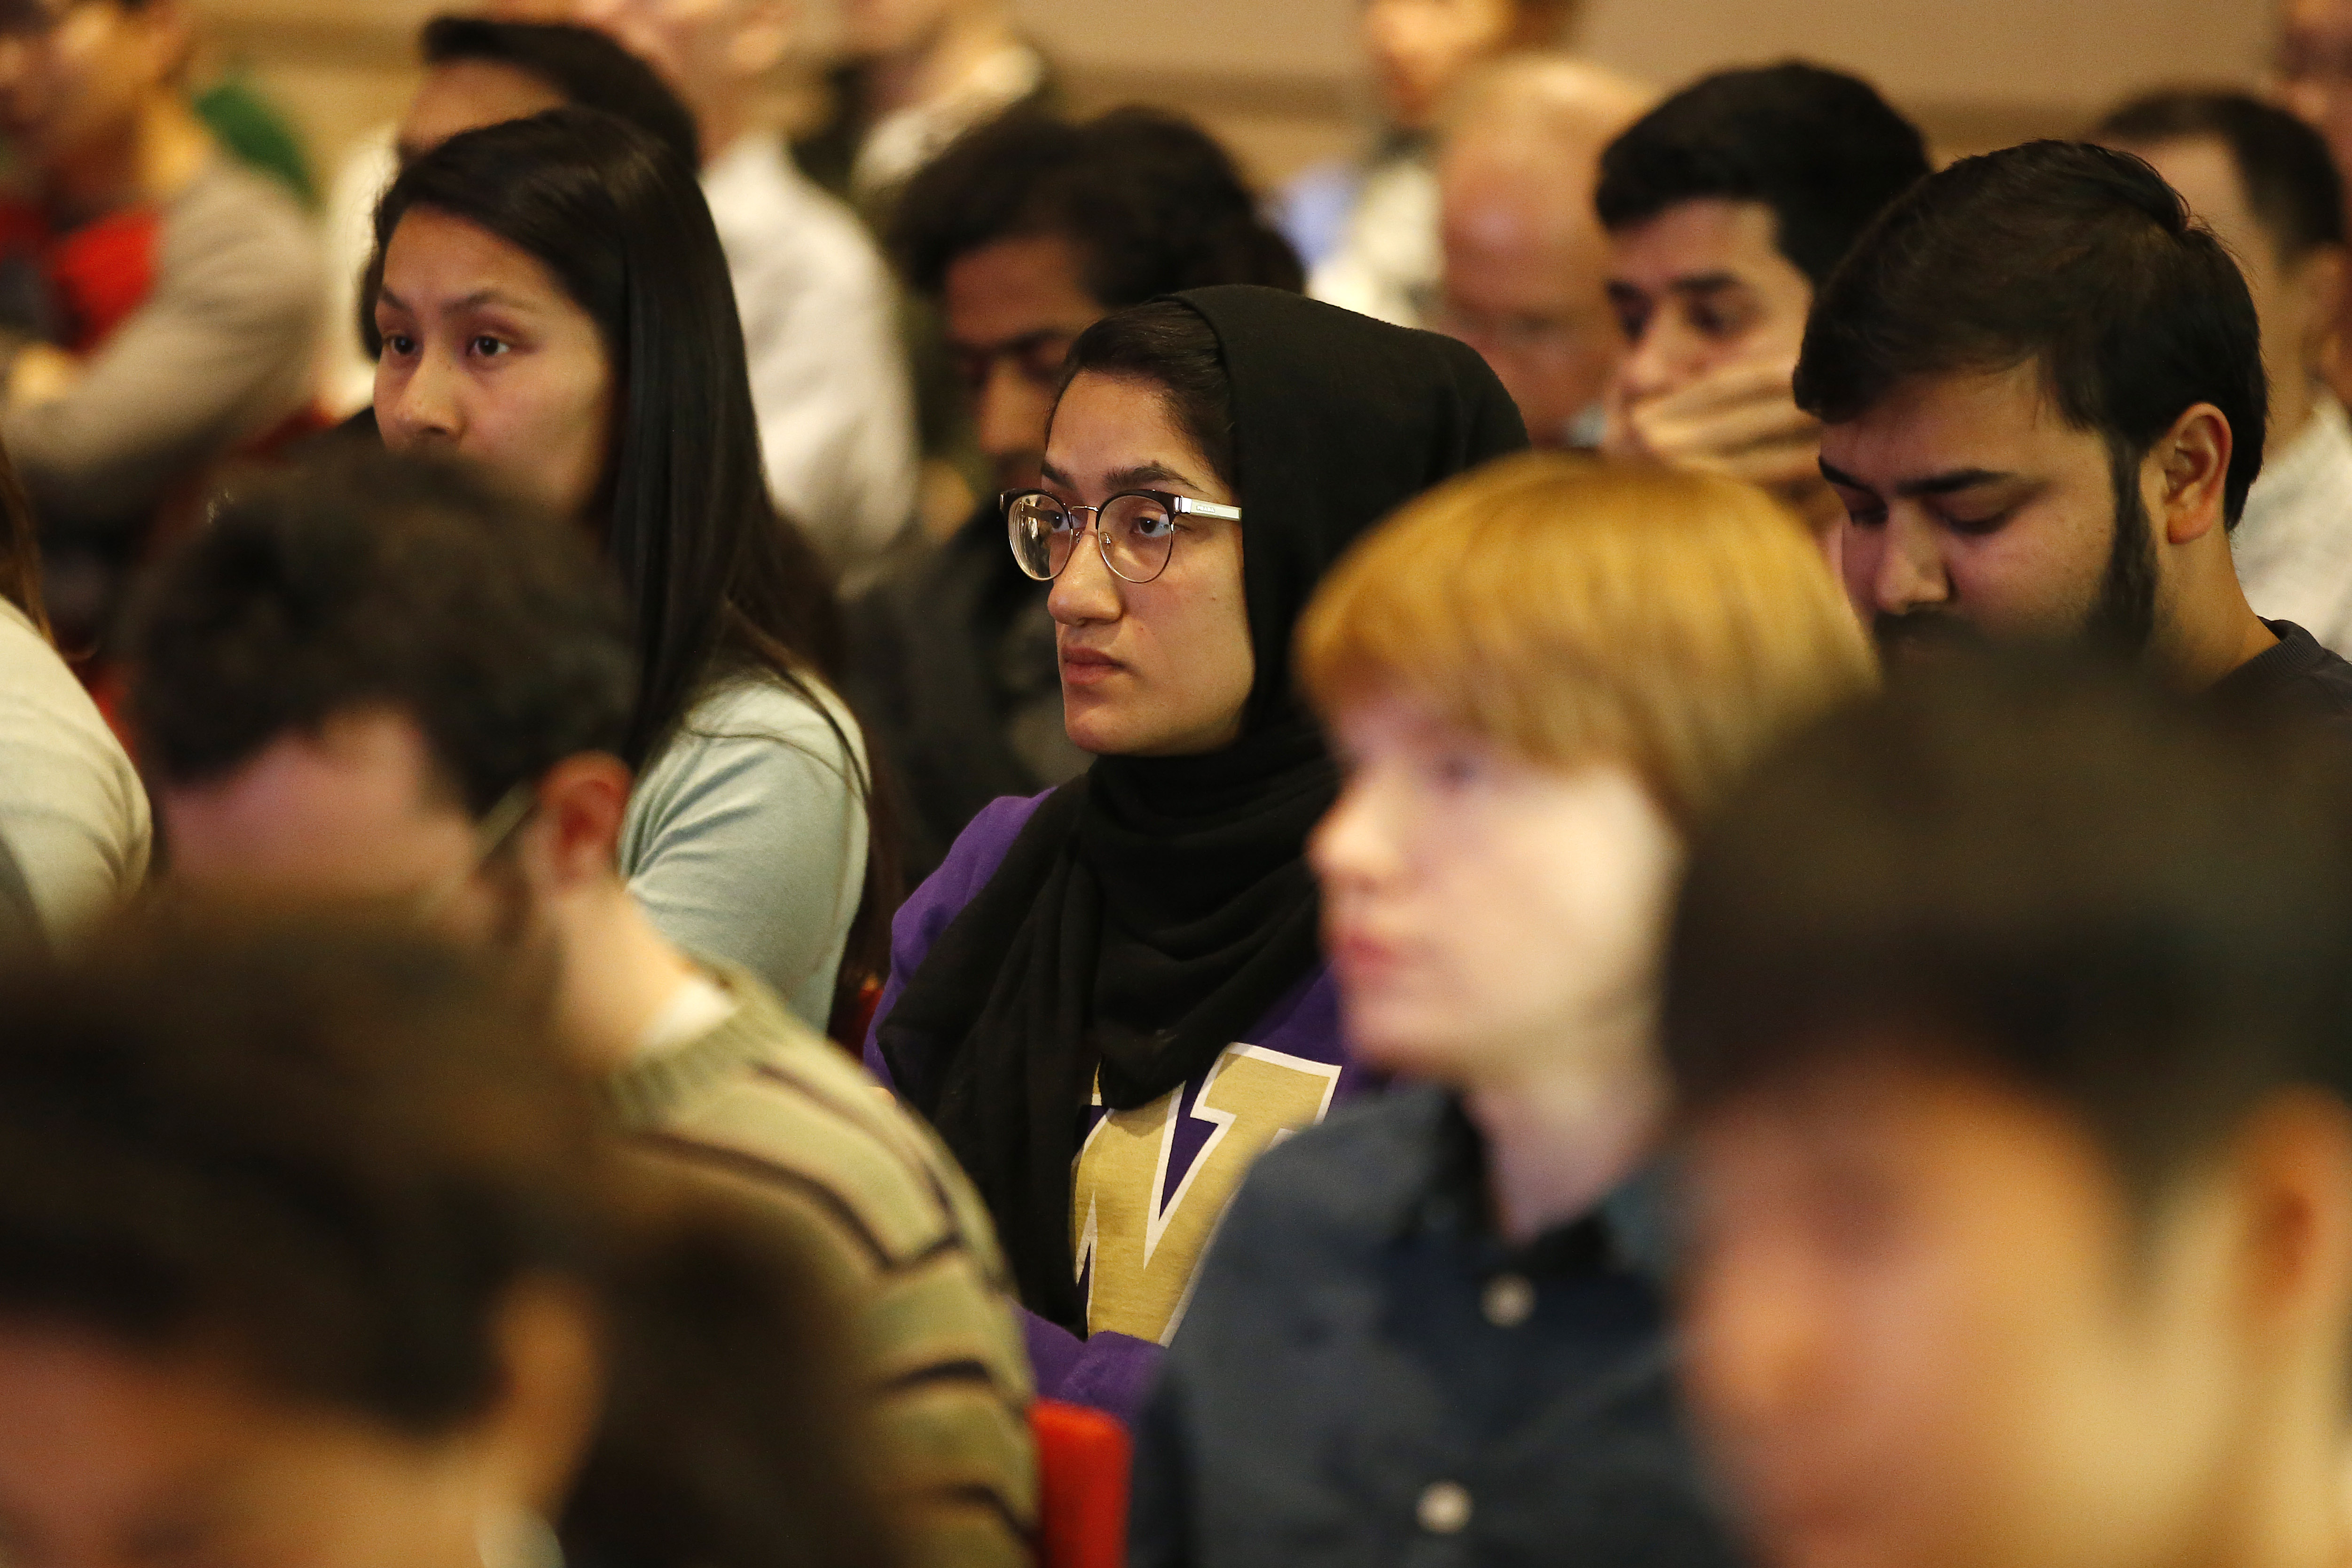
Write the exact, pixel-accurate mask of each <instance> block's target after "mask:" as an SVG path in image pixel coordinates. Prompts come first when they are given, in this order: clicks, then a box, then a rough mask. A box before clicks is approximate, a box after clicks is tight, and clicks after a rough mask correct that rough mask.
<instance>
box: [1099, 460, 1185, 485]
mask: <svg viewBox="0 0 2352 1568" xmlns="http://www.w3.org/2000/svg"><path fill="white" fill-rule="evenodd" d="M1103 482H1104V483H1105V484H1107V485H1108V486H1109V487H1110V488H1111V489H1114V490H1131V489H1142V488H1143V487H1144V486H1146V485H1158V484H1171V483H1172V484H1179V485H1183V486H1186V487H1188V488H1189V489H1196V490H1197V489H1201V488H1202V487H1201V486H1200V485H1199V484H1198V483H1196V482H1195V481H1194V480H1193V479H1192V478H1191V477H1190V476H1188V475H1185V474H1181V473H1179V472H1178V471H1177V470H1176V469H1174V468H1170V467H1169V466H1168V465H1167V464H1165V463H1144V464H1142V465H1140V466H1139V467H1136V468H1120V469H1118V471H1117V472H1115V473H1112V474H1110V475H1108V476H1107V477H1106V478H1105V479H1104V481H1103Z"/></svg>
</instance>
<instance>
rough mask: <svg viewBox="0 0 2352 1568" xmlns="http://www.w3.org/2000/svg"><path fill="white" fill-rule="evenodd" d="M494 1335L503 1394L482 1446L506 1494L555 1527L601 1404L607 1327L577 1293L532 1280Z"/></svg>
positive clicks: (502, 1308)
mask: <svg viewBox="0 0 2352 1568" xmlns="http://www.w3.org/2000/svg"><path fill="white" fill-rule="evenodd" d="M495 1334H496V1343H497V1352H498V1357H499V1373H500V1377H499V1396H498V1398H497V1400H496V1402H495V1403H494V1404H493V1405H492V1406H491V1408H490V1410H489V1411H488V1415H487V1416H486V1417H485V1419H484V1423H483V1428H484V1429H483V1431H482V1432H481V1433H480V1434H479V1438H480V1441H481V1443H482V1446H483V1448H484V1450H485V1452H486V1454H487V1456H488V1458H489V1459H490V1460H491V1462H492V1463H493V1464H494V1465H495V1466H496V1467H497V1468H498V1470H499V1471H500V1472H502V1473H501V1474H500V1475H499V1478H498V1479H499V1480H500V1481H502V1482H503V1483H504V1486H503V1487H502V1489H503V1490H507V1491H509V1492H510V1493H511V1495H512V1497H513V1498H514V1499H515V1500H518V1501H520V1502H521V1503H522V1504H523V1505H524V1506H525V1507H527V1508H529V1509H530V1510H532V1511H533V1512H535V1513H537V1514H539V1515H540V1516H541V1517H542V1518H545V1519H553V1518H554V1517H555V1516H556V1515H557V1514H559V1513H561V1512H562V1507H563V1497H564V1494H565V1493H566V1492H567V1491H569V1490H570V1489H571V1487H572V1478H573V1476H574V1475H575V1474H577V1473H578V1470H579V1468H580V1463H581V1460H582V1458H583V1455H584V1454H585V1452H586V1450H587V1448H588V1445H589V1442H590V1439H591V1438H592V1437H593V1436H594V1431H595V1425H596V1412H597V1409H598V1406H599V1405H602V1403H603V1401H604V1383H605V1379H604V1351H603V1347H602V1343H601V1342H602V1339H603V1325H602V1324H601V1323H600V1322H599V1321H598V1320H597V1315H596V1314H595V1313H594V1312H593V1310H591V1308H590V1306H589V1303H588V1302H587V1301H586V1300H584V1299H583V1294H582V1292H580V1291H579V1290H577V1289H572V1288H571V1287H569V1286H567V1285H564V1284H561V1283H558V1282H556V1281H554V1280H535V1281H526V1282H524V1283H521V1284H519V1285H517V1286H515V1287H514V1289H511V1290H509V1292H508V1294H507V1299H506V1300H505V1301H503V1302H502V1303H501V1304H500V1305H499V1314H498V1321H497V1323H496V1325H495Z"/></svg>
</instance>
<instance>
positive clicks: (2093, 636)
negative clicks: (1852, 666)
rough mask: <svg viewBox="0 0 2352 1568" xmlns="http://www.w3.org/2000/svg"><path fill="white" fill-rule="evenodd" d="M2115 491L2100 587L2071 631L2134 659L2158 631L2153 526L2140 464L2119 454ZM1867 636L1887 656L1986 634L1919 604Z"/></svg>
mask: <svg viewBox="0 0 2352 1568" xmlns="http://www.w3.org/2000/svg"><path fill="white" fill-rule="evenodd" d="M2113 477H2114V486H2115V496H2116V517H2115V531H2114V538H2113V540H2112V542H2110V543H2109V544H2108V546H2107V564H2106V569H2105V571H2104V572H2102V573H2101V574H2099V587H2098V592H2097V593H2096V594H2095V595H2094V596H2093V597H2092V600H2091V605H2090V608H2089V609H2088V610H2086V611H2085V612H2084V616H2083V619H2082V621H2081V623H2080V624H2079V625H2078V626H2076V627H2075V629H2074V631H2075V636H2076V637H2079V638H2080V639H2081V640H2083V641H2085V642H2088V643H2091V644H2093V645H2094V646H2095V647H2099V648H2101V649H2104V650H2105V651H2106V652H2108V653H2112V654H2116V655H2117V656H2120V657H2122V658H2138V657H2139V656H2140V655H2142V654H2143V653H2145V652H2147V645H2148V639H2149V638H2150V637H2154V636H2155V635H2156V531H2155V529H2154V528H2153V527H2152V526H2151V525H2150V523H2149V521H2148V515H2147V503H2146V502H2145V501H2143V500H2141V499H2140V493H2139V464H2138V462H2137V459H2135V458H2126V457H2124V456H2123V455H2121V454H2117V455H2116V458H2114V461H2113ZM1871 635H1872V636H1873V637H1875V638H1876V639H1877V641H1878V648H1879V652H1880V653H1881V654H1882V655H1884V656H1885V658H1887V659H1888V660H1889V661H1893V660H1895V659H1897V658H1905V657H1908V656H1911V655H1914V654H1916V653H1923V652H1931V651H1934V650H1936V649H1937V648H1939V647H1942V648H1953V647H1973V646H1978V645H1981V644H1982V643H1983V642H1984V640H1985V637H1984V633H1983V632H1982V631H1980V630H1979V628H1978V627H1976V626H1973V625H1972V624H1970V623H1969V621H1967V620H1966V619H1964V618H1962V617H1961V616H1957V615H1954V614H1953V613H1951V612H1950V611H1948V610H1941V609H1933V608H1930V609H1921V610H1913V611H1910V612H1908V613H1906V614H1904V615H1899V616H1895V615H1885V614H1881V615H1879V616H1874V617H1873V619H1872V621H1871Z"/></svg>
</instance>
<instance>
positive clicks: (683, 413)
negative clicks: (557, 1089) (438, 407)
mask: <svg viewBox="0 0 2352 1568" xmlns="http://www.w3.org/2000/svg"><path fill="white" fill-rule="evenodd" d="M419 206H423V207H430V208H432V209H434V210H435V211H436V212H442V213H446V214H447V215H449V216H452V217H456V218H458V219H461V220H463V221H465V222H467V223H469V224H472V225H474V226H477V227H479V228H482V229H485V230H487V231H488V232H489V233H490V234H493V235H495V236H497V237H499V238H500V239H502V240H505V241H506V242H507V243H509V244H510V245H512V246H514V247H517V248H519V249H520V250H522V251H525V252H527V253H528V254H529V255H530V256H532V257H533V258H537V259H538V261H539V262H540V263H541V265H542V266H544V267H546V268H547V269H548V271H549V272H550V273H551V274H552V275H553V276H554V278H555V279H556V280H557V281H558V282H559V283H560V284H561V285H562V288H563V290H564V292H565V293H566V294H568V295H569V296H570V297H571V299H572V302H573V303H575V304H577V305H578V306H579V307H580V308H581V309H582V310H584V311H586V312H587V313H588V315H589V316H590V317H591V318H592V319H593V320H594V321H595V322H596V326H597V330H598V331H599V332H600V333H601V335H602V337H603V340H604V352H605V353H606V355H607V357H608V358H609V360H610V362H611V363H612V367H613V374H614V382H615V384H617V385H618V386H619V387H620V388H621V389H622V396H621V399H620V410H619V414H618V417H617V418H616V420H615V429H614V437H613V446H612V451H611V454H610V456H609V458H608V460H607V464H606V468H605V473H604V483H603V487H602V489H601V492H600V499H599V500H598V501H597V502H596V503H594V504H595V506H596V507H597V509H598V510H600V511H601V513H602V517H603V521H604V552H605V554H606V555H607V556H608V557H610V559H611V560H612V562H613V563H614V565H615V566H616V567H617V568H618V569H619V571H620V574H621V580H622V583H623V584H624V585H625V587H626V589H627V591H628V595H629V598H630V600H631V607H632V610H633V612H634V616H635V636H636V646H637V656H638V664H637V706H636V711H635V716H634V718H633V719H632V721H631V722H630V726H629V735H628V740H627V743H626V745H625V748H624V750H623V753H622V754H623V756H624V757H625V760H626V761H627V762H628V763H630V765H631V766H633V767H637V768H643V767H644V766H645V765H646V763H650V762H651V761H652V760H653V759H654V758H656V757H657V756H658V755H660V753H661V752H662V750H663V748H664V747H665V746H667V744H668V743H669V742H670V740H671V739H672V738H673V737H674V736H675V735H676V734H677V731H678V730H679V729H680V727H681V726H683V725H684V723H685V722H686V720H687V716H688V713H689V712H690V711H691V710H692V709H693V707H694V704H695V702H696V701H697V700H698V699H699V698H700V697H701V696H703V695H704V694H705V693H706V692H708V691H709V690H710V689H712V688H713V687H714V686H716V685H717V684H719V682H721V681H724V680H726V679H730V678H733V677H737V676H740V675H744V674H757V675H760V676H762V677H765V678H768V679H774V680H776V681H779V682H781V683H782V684H783V685H785V686H787V687H789V688H791V689H793V690H795V691H797V692H799V693H800V694H801V695H802V696H803V697H804V698H807V699H808V700H809V701H810V705H811V706H812V707H814V709H815V710H816V711H817V712H818V714H819V715H820V716H822V717H823V718H824V721H825V722H826V723H827V724H828V725H832V726H833V727H834V729H835V733H836V734H837V735H839V737H840V739H841V742H842V750H843V752H844V754H845V755H846V756H848V757H849V759H850V768H851V774H852V776H851V780H850V784H851V787H852V788H853V789H855V790H856V793H857V795H859V797H860V799H861V801H862V803H863V804H864V805H865V808H866V817H867V821H868V824H869V833H868V840H867V841H868V844H869V850H868V853H867V856H866V887H865V893H864V897H863V900H862V901H861V903H860V906H859V910H858V913H857V916H856V920H855V921H854V922H853V925H852V929H851V931H850V937H849V949H848V952H847V954H846V955H845V959H844V961H843V964H842V973H843V977H844V984H845V985H849V986H852V987H854V986H855V985H856V984H858V983H859V982H860V981H862V979H863V977H864V976H865V975H866V974H869V973H879V972H880V969H881V967H882V965H883V963H885V962H886V960H887V945H888V941H889V931H888V921H889V914H890V910H891V908H892V906H893V904H894V903H895V902H896V899H895V893H896V886H895V884H896V882H897V879H898V878H897V869H896V867H897V849H896V835H895V833H894V832H893V831H892V830H891V825H890V823H889V821H888V819H887V814H886V813H884V812H882V811H880V810H879V809H878V807H879V806H880V805H881V798H882V797H881V795H880V793H879V792H877V791H876V790H875V789H873V787H872V784H871V780H870V778H869V777H868V776H867V775H866V771H865V769H864V768H863V767H861V766H859V765H858V763H856V748H855V747H854V746H852V744H851V743H850V742H851V737H850V735H848V734H847V733H845V732H843V731H842V730H841V727H840V726H839V725H838V724H837V723H835V720H834V718H833V715H832V713H831V712H830V710H828V709H827V708H826V707H825V705H824V702H823V701H822V700H819V699H818V696H817V694H816V693H815V691H814V689H812V687H811V684H810V682H809V680H808V679H807V678H808V675H809V674H811V673H814V674H816V675H819V676H822V677H824V679H827V680H829V681H837V680H838V679H839V678H840V673H841V663H842V658H843V652H844V646H845V633H844V630H843V626H842V620H841V610H840V605H839V604H838V602H837V601H836V600H835V597H834V593H833V588H832V584H831V583H830V582H829V581H828V580H827V577H826V574H825V572H824V566H823V565H822V563H820V562H819V560H818V558H817V555H816V552H815V551H814V548H813V547H812V546H811V545H810V544H809V542H808V540H807V537H806V536H805V535H804V534H803V532H802V531H800V529H799V528H798V527H796V526H794V525H793V523H792V521H790V520H789V519H787V518H783V517H781V516H780V515H779V514H778V513H777V511H776V509H775V506H774V503H773V502H772V500H770V499H769V494H768V485H767V477H766V473H765V470H764V468H762V466H761V456H760V436H759V426H758V423H757V420H756V418H755V416H754V415H753V413H752V407H751V374H750V372H749V370H748V369H747V368H746V362H745V357H744V348H743V327H742V322H741V320H740V318H739V317H738V315H737V313H736V309H735V290H734V286H733V284H732V283H731V282H730V279H729V277H728V272H727V258H726V257H725V255H724V254H723V253H722V252H721V250H720V249H719V232H718V229H717V228H716V227H715V226H713V225H712V222H711V217H710V208H709V205H708V204H707V203H706V202H705V201H704V200H703V196H702V190H701V187H700V186H699V185H698V184H697V183H696V181H695V175H694V171H693V170H691V169H689V168H688V167H687V166H686V165H685V164H683V163H680V162H679V160H678V159H677V156H676V155H675V154H674V153H671V152H670V151H669V149H667V147H665V146H663V145H662V144H661V143H660V142H656V141H655V140H654V139H653V138H651V137H649V136H647V135H646V134H645V133H644V132H641V131H639V130H637V129H636V128H635V127H634V126H632V125H629V124H627V123H626V122H625V121H621V120H619V119H616V118H614V116H612V115H609V114H604V113H602V112H600V111H598V110H592V109H555V110H548V111H547V112H546V113H544V114H540V115H536V116H533V117H532V118H530V119H529V120H518V121H511V122H509V123H508V124H504V125H492V126H488V127H486V128H484V129H482V130H478V131H469V132H465V133H463V134H461V135H457V136H453V137H451V138H450V139H449V140H448V141H447V142H443V143H442V144H441V145H440V146H439V147H437V148H436V149H434V151H432V152H431V153H427V154H425V156H424V157H422V158H419V159H418V160H417V161H416V162H415V163H412V164H411V165H409V167H408V168H406V169H405V170H404V171H402V173H401V175H400V177H399V178H398V179H397V180H395V181H394V183H393V185H392V188H391V189H390V190H389V191H387V192H386V193H385V194H384V197H383V202H382V203H381V204H380V205H378V206H377V208H376V215H375V258H374V260H373V263H372V264H371V268H370V272H369V281H368V287H367V288H366V289H365V290H364V291H363V292H364V297H365V298H366V299H368V300H370V301H373V298H374V296H375V293H376V290H377V289H378V288H379V287H380V286H381V283H382V279H383V257H384V252H385V251H386V249H387V248H388V247H390V245H391V243H392V237H393V235H394V232H396V231H397V230H398V229H399V227H400V221H401V219H402V218H403V217H404V216H407V214H408V211H409V209H410V208H412V207H419ZM377 347H378V343H377V342H376V341H375V340H374V339H373V338H371V342H370V348H371V350H374V349H376V348H377ZM854 722H855V721H853V723H854ZM779 743H780V744H781V743H782V742H779Z"/></svg>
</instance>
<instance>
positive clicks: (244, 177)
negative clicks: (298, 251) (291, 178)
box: [163, 153, 318, 250]
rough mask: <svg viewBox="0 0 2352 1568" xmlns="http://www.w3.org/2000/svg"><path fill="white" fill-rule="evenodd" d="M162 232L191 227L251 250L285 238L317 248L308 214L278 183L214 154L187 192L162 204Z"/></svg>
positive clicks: (304, 246)
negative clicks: (232, 239) (220, 235)
mask: <svg viewBox="0 0 2352 1568" xmlns="http://www.w3.org/2000/svg"><path fill="white" fill-rule="evenodd" d="M163 213H164V220H165V225H166V232H167V233H169V232H172V231H173V230H174V229H179V228H186V227H194V228H198V229H200V230H201V231H202V232H204V233H205V234H206V235H207V236H210V235H212V234H214V233H215V231H218V232H221V233H223V234H227V235H234V236H235V237H236V238H239V239H241V240H243V241H244V242H245V243H246V244H247V245H248V246H251V245H254V244H257V243H268V244H273V245H274V244H278V243H282V242H283V241H284V240H286V239H287V238H288V237H293V238H295V239H296V240H298V241H299V244H300V245H301V246H302V247H303V248H304V249H305V250H315V249H316V248H317V247H318V240H317V236H316V234H315V233H314V230H313V226H312V224H311V221H310V215H309V214H308V213H305V212H304V211H303V210H302V205H301V204H300V203H299V201H297V200H296V199H295V197H294V194H293V193H292V192H291V191H289V190H288V189H287V188H286V187H285V185H284V184H280V183H279V182H278V181H277V180H275V179H272V178H271V177H270V176H268V174H263V173H261V172H260V171H259V170H257V169H252V168H248V167H247V166H246V165H245V164H243V163H238V162H237V161H236V159H234V158H231V157H229V156H228V155H227V154H226V153H215V154H214V155H213V157H212V159H211V161H210V162H209V163H206V164H205V167H204V169H203V171H202V172H201V173H199V174H197V175H196V177H195V178H194V179H193V180H191V181H189V182H188V184H187V187H186V188H185V189H184V190H183V191H181V192H180V194H179V195H177V196H175V197H173V199H172V200H171V201H169V202H168V203H166V204H165V205H164V208H163Z"/></svg>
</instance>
